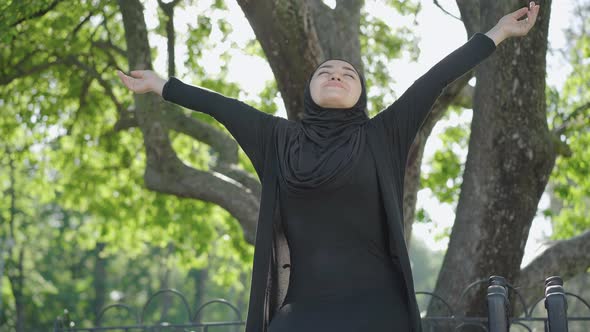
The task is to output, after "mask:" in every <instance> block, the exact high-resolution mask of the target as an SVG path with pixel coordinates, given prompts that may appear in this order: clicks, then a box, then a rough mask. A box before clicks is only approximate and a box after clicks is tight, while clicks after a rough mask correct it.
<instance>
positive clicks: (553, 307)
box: [545, 276, 568, 332]
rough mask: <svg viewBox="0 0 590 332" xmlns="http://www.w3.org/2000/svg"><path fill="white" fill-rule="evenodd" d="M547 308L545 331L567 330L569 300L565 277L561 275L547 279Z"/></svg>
mask: <svg viewBox="0 0 590 332" xmlns="http://www.w3.org/2000/svg"><path fill="white" fill-rule="evenodd" d="M545 309H547V321H546V323H545V331H548V332H567V330H568V326H567V300H566V298H565V291H564V289H563V279H561V277H559V276H553V277H549V278H547V279H545Z"/></svg>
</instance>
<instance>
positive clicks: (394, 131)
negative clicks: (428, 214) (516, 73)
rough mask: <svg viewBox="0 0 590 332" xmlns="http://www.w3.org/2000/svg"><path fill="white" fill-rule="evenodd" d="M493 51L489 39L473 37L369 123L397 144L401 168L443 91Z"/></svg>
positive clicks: (480, 36)
mask: <svg viewBox="0 0 590 332" xmlns="http://www.w3.org/2000/svg"><path fill="white" fill-rule="evenodd" d="M495 49H496V44H495V43H494V41H493V40H492V39H491V38H489V37H488V36H486V35H485V34H483V33H479V32H477V33H475V34H474V35H473V36H472V37H471V38H470V39H469V40H468V41H467V42H466V43H465V44H463V45H462V46H460V47H459V48H457V49H456V50H454V51H453V52H451V53H450V54H448V55H447V56H446V57H445V58H443V59H442V60H440V61H439V62H438V63H436V64H435V65H434V66H433V67H432V68H431V69H430V70H428V72H426V73H425V74H424V75H422V76H421V77H420V78H418V79H417V80H416V81H414V83H413V84H412V85H411V86H410V87H409V88H408V89H407V90H406V91H405V92H404V93H403V94H402V96H401V97H399V98H398V99H397V100H396V101H395V102H394V103H393V104H391V105H390V106H389V107H387V108H386V109H385V110H383V111H382V112H380V113H379V114H377V115H376V116H375V117H373V118H372V119H371V121H373V122H382V125H383V126H384V127H385V131H386V133H387V135H388V136H389V137H390V138H391V139H392V142H396V143H395V144H399V146H398V147H399V149H400V150H399V151H397V152H398V153H399V154H398V155H397V156H398V157H399V158H400V159H401V161H402V162H403V163H404V164H405V160H406V157H407V153H408V150H409V149H410V146H411V145H412V142H413V141H414V137H415V136H416V134H417V133H418V130H419V129H420V126H421V125H422V123H423V122H424V120H425V119H426V117H427V115H428V113H429V112H430V110H431V108H432V105H433V104H434V102H435V101H436V99H437V98H438V96H439V95H440V94H441V93H442V90H443V89H444V88H445V87H446V86H447V85H449V84H450V83H452V82H453V81H454V80H456V79H457V78H459V77H461V76H462V75H463V74H465V73H467V72H468V71H470V70H471V69H473V68H474V67H475V66H476V65H477V64H479V63H480V62H481V61H483V60H484V59H486V58H487V57H488V56H490V55H491V54H492V53H493V52H494V51H495Z"/></svg>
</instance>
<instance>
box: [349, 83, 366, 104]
mask: <svg viewBox="0 0 590 332" xmlns="http://www.w3.org/2000/svg"><path fill="white" fill-rule="evenodd" d="M351 87H352V89H351V95H352V97H353V99H354V100H357V99H358V98H359V97H360V96H361V92H362V90H363V88H362V86H361V84H360V83H359V82H355V84H353V85H351Z"/></svg>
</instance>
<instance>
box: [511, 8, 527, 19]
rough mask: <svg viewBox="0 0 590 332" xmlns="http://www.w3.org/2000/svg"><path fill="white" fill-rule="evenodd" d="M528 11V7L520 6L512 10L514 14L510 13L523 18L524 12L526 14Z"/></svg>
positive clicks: (514, 16) (516, 17) (517, 17)
mask: <svg viewBox="0 0 590 332" xmlns="http://www.w3.org/2000/svg"><path fill="white" fill-rule="evenodd" d="M528 11H529V9H528V7H522V8H520V9H519V10H516V11H514V12H512V14H510V16H511V17H512V18H515V19H519V18H521V17H522V16H523V15H524V14H526V13H527V12H528Z"/></svg>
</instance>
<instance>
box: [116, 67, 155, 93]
mask: <svg viewBox="0 0 590 332" xmlns="http://www.w3.org/2000/svg"><path fill="white" fill-rule="evenodd" d="M117 75H119V78H121V81H123V84H125V86H126V87H127V88H128V89H129V90H131V91H133V92H135V93H146V92H155V93H157V94H158V95H160V96H161V95H162V89H163V88H164V84H165V83H166V81H165V80H164V79H163V78H161V77H159V76H158V75H157V74H156V73H154V72H153V71H151V70H132V71H131V76H128V75H125V74H123V73H122V72H121V71H120V70H117Z"/></svg>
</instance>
